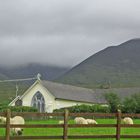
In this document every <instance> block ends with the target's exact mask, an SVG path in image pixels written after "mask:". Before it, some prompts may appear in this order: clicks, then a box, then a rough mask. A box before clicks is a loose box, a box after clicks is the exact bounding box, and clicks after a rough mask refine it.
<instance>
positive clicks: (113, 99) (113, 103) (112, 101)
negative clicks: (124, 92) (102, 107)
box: [105, 93, 120, 113]
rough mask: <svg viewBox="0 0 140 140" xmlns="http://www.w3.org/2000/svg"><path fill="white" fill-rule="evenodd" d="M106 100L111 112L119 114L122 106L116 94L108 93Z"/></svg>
mask: <svg viewBox="0 0 140 140" xmlns="http://www.w3.org/2000/svg"><path fill="white" fill-rule="evenodd" d="M105 99H106V101H107V103H108V105H109V108H110V112H113V113H114V112H117V110H118V109H119V105H120V98H119V97H118V96H117V94H115V93H107V94H105Z"/></svg>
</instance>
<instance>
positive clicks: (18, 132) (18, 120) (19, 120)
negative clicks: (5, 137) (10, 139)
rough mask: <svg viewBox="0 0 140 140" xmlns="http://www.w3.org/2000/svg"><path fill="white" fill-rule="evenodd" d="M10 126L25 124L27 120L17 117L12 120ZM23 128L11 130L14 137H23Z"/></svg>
mask: <svg viewBox="0 0 140 140" xmlns="http://www.w3.org/2000/svg"><path fill="white" fill-rule="evenodd" d="M10 124H25V120H24V118H23V117H21V116H15V117H13V118H11V119H10ZM22 131H23V129H22V128H11V133H12V134H13V135H22Z"/></svg>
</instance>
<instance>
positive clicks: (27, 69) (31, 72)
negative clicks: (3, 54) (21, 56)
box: [0, 64, 68, 80]
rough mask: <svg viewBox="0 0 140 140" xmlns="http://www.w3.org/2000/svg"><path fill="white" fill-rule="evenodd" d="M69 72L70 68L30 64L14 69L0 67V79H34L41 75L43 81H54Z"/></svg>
mask: <svg viewBox="0 0 140 140" xmlns="http://www.w3.org/2000/svg"><path fill="white" fill-rule="evenodd" d="M67 70H68V68H62V67H56V66H44V65H41V64H28V65H26V66H19V67H13V68H5V67H0V79H5V78H7V77H8V78H9V79H17V78H28V77H34V76H36V75H37V74H38V73H40V74H41V75H42V78H43V79H47V80H53V79H56V78H57V77H59V76H61V75H62V74H64V73H65V72H66V71H67ZM4 76H5V77H4Z"/></svg>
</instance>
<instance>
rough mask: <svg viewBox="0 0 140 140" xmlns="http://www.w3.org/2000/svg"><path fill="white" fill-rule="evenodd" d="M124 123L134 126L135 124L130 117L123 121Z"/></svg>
mask: <svg viewBox="0 0 140 140" xmlns="http://www.w3.org/2000/svg"><path fill="white" fill-rule="evenodd" d="M123 123H124V124H134V123H133V120H132V119H131V118H130V117H125V118H124V119H123Z"/></svg>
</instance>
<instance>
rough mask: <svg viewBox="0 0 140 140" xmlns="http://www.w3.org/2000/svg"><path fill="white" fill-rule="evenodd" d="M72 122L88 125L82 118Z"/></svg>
mask: <svg viewBox="0 0 140 140" xmlns="http://www.w3.org/2000/svg"><path fill="white" fill-rule="evenodd" d="M74 121H75V123H76V124H88V123H87V121H86V119H84V118H83V117H76V118H75V119H74Z"/></svg>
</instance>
